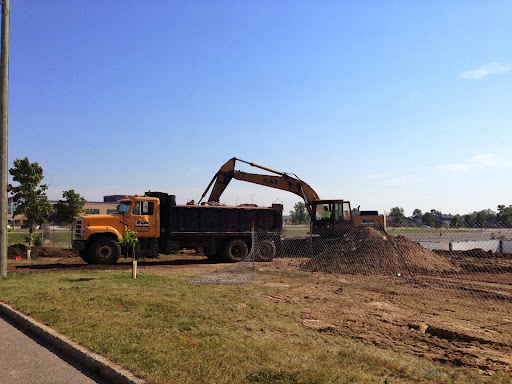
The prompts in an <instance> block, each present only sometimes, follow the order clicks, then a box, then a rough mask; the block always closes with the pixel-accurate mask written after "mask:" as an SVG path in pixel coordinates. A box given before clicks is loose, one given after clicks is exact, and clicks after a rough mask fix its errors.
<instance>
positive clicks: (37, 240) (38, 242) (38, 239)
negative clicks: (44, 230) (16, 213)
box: [34, 235, 43, 247]
mask: <svg viewBox="0 0 512 384" xmlns="http://www.w3.org/2000/svg"><path fill="white" fill-rule="evenodd" d="M34 245H35V246H36V247H40V246H41V245H43V239H42V238H41V236H39V235H37V236H34Z"/></svg>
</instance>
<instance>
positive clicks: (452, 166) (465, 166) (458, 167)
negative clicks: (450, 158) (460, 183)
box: [435, 163, 469, 172]
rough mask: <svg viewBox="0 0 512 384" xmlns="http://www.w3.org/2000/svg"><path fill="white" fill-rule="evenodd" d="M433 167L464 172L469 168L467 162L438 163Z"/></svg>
mask: <svg viewBox="0 0 512 384" xmlns="http://www.w3.org/2000/svg"><path fill="white" fill-rule="evenodd" d="M435 168H437V169H441V170H443V171H450V172H466V171H468V170H469V164H463V163H458V164H443V165H438V166H436V167H435Z"/></svg>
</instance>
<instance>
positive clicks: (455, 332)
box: [192, 224, 512, 372]
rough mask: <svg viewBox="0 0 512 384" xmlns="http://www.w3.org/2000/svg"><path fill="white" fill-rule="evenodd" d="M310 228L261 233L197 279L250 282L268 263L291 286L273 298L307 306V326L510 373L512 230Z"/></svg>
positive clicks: (502, 228) (511, 361) (284, 282)
mask: <svg viewBox="0 0 512 384" xmlns="http://www.w3.org/2000/svg"><path fill="white" fill-rule="evenodd" d="M310 232H311V231H309V227H302V228H300V227H295V226H288V227H285V228H284V229H283V232H282V233H281V236H278V237H277V238H276V236H275V235H274V236H269V235H268V234H266V233H259V232H258V233H254V234H253V236H252V237H253V241H252V248H251V252H250V254H249V256H248V257H247V259H246V260H245V261H244V262H241V263H238V264H236V265H233V266H230V267H229V268H227V269H221V270H219V271H217V272H214V273H209V274H207V275H199V276H197V277H195V278H194V280H193V281H192V282H194V283H202V284H208V283H215V284H235V283H236V284H241V283H242V284H243V283H251V282H253V281H258V276H260V275H261V276H264V277H262V279H263V278H264V279H267V280H268V278H269V277H268V276H269V274H268V273H266V272H269V271H271V272H272V273H273V276H276V279H277V280H279V281H280V282H281V284H283V287H285V288H283V289H281V290H280V291H279V293H278V294H277V295H276V294H275V293H274V294H273V296H272V297H271V300H273V301H276V300H277V301H282V302H292V303H296V304H302V305H303V306H304V308H305V311H306V310H307V311H306V313H305V315H304V318H303V322H304V324H305V325H307V326H310V327H312V328H315V329H318V330H320V331H324V332H334V333H340V334H346V335H350V336H352V337H356V338H359V339H361V340H364V341H368V342H371V343H373V344H377V345H381V346H385V347H389V348H392V349H395V350H402V351H406V352H413V353H416V354H418V355H422V356H427V357H432V358H433V359H436V360H439V361H450V362H452V363H454V364H459V365H472V366H477V367H480V368H481V369H487V368H491V369H505V370H506V371H508V372H511V371H512V359H510V356H511V355H512V229H511V228H504V227H500V226H495V227H493V228H478V227H475V226H469V225H465V226H464V225H461V226H458V227H457V228H453V227H443V228H437V229H432V228H424V227H422V226H421V225H419V224H418V226H416V227H413V226H410V227H406V228H404V227H401V228H391V229H388V230H387V231H382V230H379V229H375V228H372V227H365V226H360V227H348V228H347V227H345V228H344V229H342V228H339V227H336V226H329V225H327V226H325V227H323V228H320V229H319V228H317V229H316V230H314V231H313V232H315V234H311V233H310ZM271 256H273V259H272V257H271ZM270 259H272V260H271V261H269V260H270ZM285 271H286V273H285V275H286V276H293V278H291V279H288V280H287V279H286V278H283V276H284V275H283V273H284V272H285ZM294 271H295V272H294ZM260 272H261V274H259V273H260ZM276 272H277V274H276ZM278 272H281V274H279V273H278ZM270 276H272V274H270Z"/></svg>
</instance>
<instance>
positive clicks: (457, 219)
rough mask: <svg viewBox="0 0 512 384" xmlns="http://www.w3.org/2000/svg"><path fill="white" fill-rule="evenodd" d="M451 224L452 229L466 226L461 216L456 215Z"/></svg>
mask: <svg viewBox="0 0 512 384" xmlns="http://www.w3.org/2000/svg"><path fill="white" fill-rule="evenodd" d="M450 224H451V226H452V227H455V228H460V227H462V226H463V225H464V222H463V220H462V217H461V216H460V215H455V216H453V217H452V219H451V221H450Z"/></svg>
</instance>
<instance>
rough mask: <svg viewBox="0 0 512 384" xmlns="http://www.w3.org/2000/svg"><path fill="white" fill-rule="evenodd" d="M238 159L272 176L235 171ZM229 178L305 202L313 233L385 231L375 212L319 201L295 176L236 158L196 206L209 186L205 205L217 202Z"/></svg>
mask: <svg viewBox="0 0 512 384" xmlns="http://www.w3.org/2000/svg"><path fill="white" fill-rule="evenodd" d="M237 160H238V161H241V162H243V163H246V164H249V165H250V166H252V167H256V168H259V169H262V170H264V171H267V172H270V173H274V174H275V175H260V174H256V173H248V172H242V171H238V170H235V163H236V161H237ZM232 179H235V180H240V181H247V182H249V183H254V184H258V185H264V186H266V187H271V188H276V189H281V190H283V191H288V192H292V193H295V194H296V195H298V196H300V197H301V198H302V199H303V200H304V204H305V206H306V209H307V210H308V212H309V216H310V217H311V222H312V231H313V233H317V232H318V231H324V232H325V228H331V227H332V228H334V229H336V228H338V229H339V228H343V227H347V226H350V227H353V226H372V227H376V228H380V229H383V230H385V229H386V217H385V216H383V215H379V214H378V212H377V211H359V209H356V210H354V211H352V209H351V207H350V202H349V201H345V200H340V199H337V200H321V199H320V197H319V196H318V194H317V193H316V192H315V190H314V189H313V188H311V186H310V185H309V184H308V183H306V182H305V181H302V180H301V179H299V178H298V177H297V175H295V174H290V173H285V172H279V171H275V170H273V169H270V168H267V167H264V166H262V165H258V164H255V163H249V162H248V161H244V160H240V159H237V158H236V157H233V158H232V159H229V160H228V161H227V162H226V163H225V164H224V165H223V166H222V167H221V168H220V169H219V171H218V172H217V173H216V174H215V176H214V177H213V179H212V180H211V181H210V184H208V187H207V188H206V190H205V191H204V193H203V195H202V197H201V199H200V200H199V203H201V200H203V198H204V197H205V196H206V194H207V193H208V191H209V190H210V188H211V186H212V185H213V189H212V192H211V194H210V197H209V198H208V202H210V203H218V202H219V200H220V197H221V195H222V193H223V192H224V190H225V189H226V187H227V186H228V184H229V182H230V181H231V180H232ZM214 183H215V184H214ZM326 212H329V215H328V216H325V213H326ZM331 213H332V214H331ZM326 218H327V220H326Z"/></svg>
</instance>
